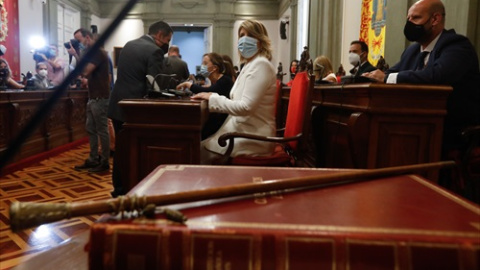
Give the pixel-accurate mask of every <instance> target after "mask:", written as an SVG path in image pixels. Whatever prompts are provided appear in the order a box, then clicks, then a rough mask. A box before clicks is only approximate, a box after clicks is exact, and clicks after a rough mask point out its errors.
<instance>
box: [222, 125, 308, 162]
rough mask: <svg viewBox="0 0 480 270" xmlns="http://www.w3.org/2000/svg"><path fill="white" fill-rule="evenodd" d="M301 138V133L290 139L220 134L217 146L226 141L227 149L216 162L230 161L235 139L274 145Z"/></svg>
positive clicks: (230, 133) (231, 133)
mask: <svg viewBox="0 0 480 270" xmlns="http://www.w3.org/2000/svg"><path fill="white" fill-rule="evenodd" d="M300 137H302V133H299V134H297V135H296V136H292V137H266V136H258V135H253V134H248V133H240V132H229V133H225V134H222V135H221V136H220V137H219V138H218V144H219V145H220V146H222V147H224V146H226V145H227V140H228V148H227V151H226V152H225V154H223V156H222V157H221V158H220V159H219V160H218V162H219V164H227V163H228V160H229V159H230V155H231V154H232V151H233V146H234V144H235V138H245V139H251V140H257V141H264V142H275V143H286V142H290V141H295V140H298V139H299V138H300Z"/></svg>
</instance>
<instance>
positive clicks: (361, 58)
mask: <svg viewBox="0 0 480 270" xmlns="http://www.w3.org/2000/svg"><path fill="white" fill-rule="evenodd" d="M348 53H349V54H348V61H349V62H350V64H352V65H353V68H352V69H351V70H350V73H351V74H352V75H358V76H360V75H362V74H363V73H365V72H370V71H374V70H375V69H376V68H375V67H374V66H373V65H372V64H370V62H369V61H368V45H367V43H365V42H364V41H360V40H354V41H352V43H350V50H349V51H348Z"/></svg>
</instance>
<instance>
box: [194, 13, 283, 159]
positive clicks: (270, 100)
mask: <svg viewBox="0 0 480 270" xmlns="http://www.w3.org/2000/svg"><path fill="white" fill-rule="evenodd" d="M238 37H239V40H238V51H239V53H240V61H241V62H243V63H244V64H245V65H244V66H243V68H242V69H241V72H240V74H239V76H238V78H237V80H236V81H235V84H234V85H233V88H232V91H231V92H230V99H228V98H227V97H225V96H221V95H219V94H217V93H206V92H202V93H198V94H196V95H194V96H192V99H203V100H208V101H209V102H208V108H209V110H210V111H211V112H220V113H228V117H227V119H226V120H225V123H224V124H223V125H222V127H220V129H219V130H218V131H217V132H216V133H215V134H213V135H212V136H210V137H208V138H207V139H205V140H204V141H203V142H202V145H203V146H204V147H205V148H206V149H207V150H209V151H210V152H213V153H218V154H223V153H225V151H226V149H227V147H221V146H220V145H219V144H218V137H220V136H221V135H222V134H224V133H227V132H245V133H250V134H256V135H260V136H275V91H276V76H275V75H276V70H275V68H274V66H273V65H272V63H271V62H270V61H271V59H272V49H271V42H270V39H269V37H268V34H267V30H266V28H265V26H264V25H263V24H262V23H260V22H258V21H255V20H246V21H244V22H243V23H242V24H241V25H240V27H239V30H238ZM273 150H274V144H273V143H270V142H262V141H254V140H248V139H243V138H238V139H236V140H235V145H234V148H233V152H232V154H231V156H232V157H235V156H238V155H251V156H265V155H271V154H272V153H273Z"/></svg>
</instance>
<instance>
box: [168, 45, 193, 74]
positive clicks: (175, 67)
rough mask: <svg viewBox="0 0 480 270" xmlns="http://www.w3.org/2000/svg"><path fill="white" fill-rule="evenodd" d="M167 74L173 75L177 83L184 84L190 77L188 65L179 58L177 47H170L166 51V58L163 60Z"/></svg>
mask: <svg viewBox="0 0 480 270" xmlns="http://www.w3.org/2000/svg"><path fill="white" fill-rule="evenodd" d="M165 63H166V68H167V71H168V73H170V74H175V75H176V76H175V79H176V80H177V83H181V82H184V81H186V80H187V79H188V76H190V72H189V71H188V65H187V63H186V62H185V61H183V60H182V58H180V49H179V48H178V46H177V45H172V46H170V48H169V49H168V57H167V59H166V60H165Z"/></svg>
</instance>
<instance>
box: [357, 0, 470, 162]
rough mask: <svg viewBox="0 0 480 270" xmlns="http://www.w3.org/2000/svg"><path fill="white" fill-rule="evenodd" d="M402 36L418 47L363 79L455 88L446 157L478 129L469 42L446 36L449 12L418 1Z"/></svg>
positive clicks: (431, 1) (435, 2)
mask: <svg viewBox="0 0 480 270" xmlns="http://www.w3.org/2000/svg"><path fill="white" fill-rule="evenodd" d="M404 34H405V36H406V38H407V39H408V40H410V41H415V43H414V44H412V45H410V46H409V47H408V48H407V49H406V50H405V51H404V52H403V54H402V57H401V59H400V62H398V63H397V64H396V65H395V66H393V67H392V68H390V69H388V70H387V71H386V72H385V73H383V72H381V71H380V70H375V71H373V72H370V73H367V74H364V76H366V77H370V78H374V79H375V80H377V81H381V82H386V83H410V84H442V85H451V86H452V87H453V92H452V93H451V94H450V96H449V97H448V100H447V115H446V117H445V122H444V132H443V145H442V155H443V158H446V154H447V153H449V152H450V151H451V150H453V149H460V148H461V147H462V140H461V137H460V136H461V131H462V130H463V129H464V128H465V127H468V126H471V125H478V124H480V72H479V66H478V56H477V54H476V52H475V49H474V48H473V46H472V44H471V43H470V41H469V40H468V39H467V38H466V37H464V36H462V35H458V34H456V33H455V30H453V29H452V30H445V7H444V6H443V4H442V2H441V1H440V0H420V1H418V2H416V3H415V4H413V5H412V6H411V7H410V9H409V10H408V15H407V22H406V24H405V28H404Z"/></svg>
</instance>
